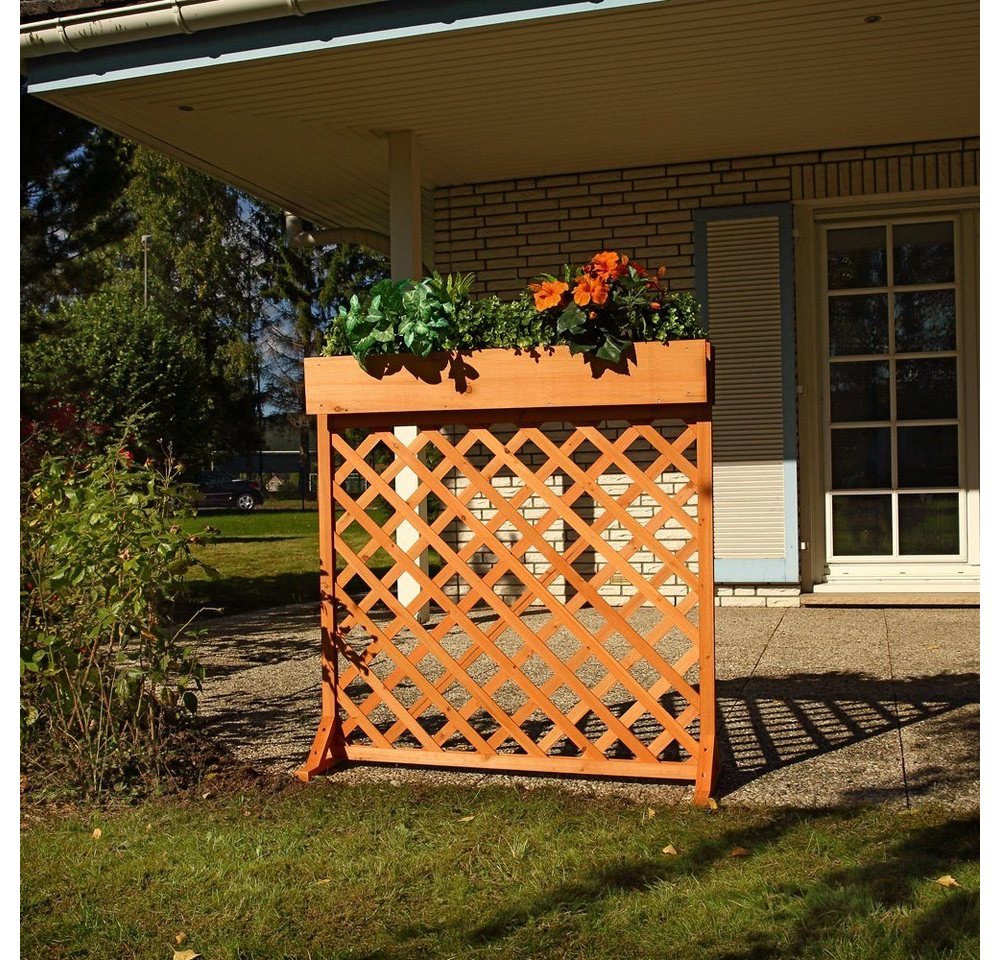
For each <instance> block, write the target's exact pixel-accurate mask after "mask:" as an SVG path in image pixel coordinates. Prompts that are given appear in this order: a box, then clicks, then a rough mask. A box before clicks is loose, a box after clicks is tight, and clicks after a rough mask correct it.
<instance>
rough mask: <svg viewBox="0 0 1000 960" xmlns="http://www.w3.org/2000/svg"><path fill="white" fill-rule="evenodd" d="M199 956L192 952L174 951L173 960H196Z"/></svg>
mask: <svg viewBox="0 0 1000 960" xmlns="http://www.w3.org/2000/svg"><path fill="white" fill-rule="evenodd" d="M200 956H201V954H200V953H195V952H194V950H175V951H174V960H198V958H199V957H200Z"/></svg>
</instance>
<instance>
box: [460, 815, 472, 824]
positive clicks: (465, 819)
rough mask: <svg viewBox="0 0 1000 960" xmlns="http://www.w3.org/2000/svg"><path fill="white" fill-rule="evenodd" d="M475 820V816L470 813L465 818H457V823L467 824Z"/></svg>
mask: <svg viewBox="0 0 1000 960" xmlns="http://www.w3.org/2000/svg"><path fill="white" fill-rule="evenodd" d="M475 818H476V815H475V814H474V813H470V814H469V815H468V816H467V817H459V818H458V822H459V823H468V822H469V821H470V820H475Z"/></svg>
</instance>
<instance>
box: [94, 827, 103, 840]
mask: <svg viewBox="0 0 1000 960" xmlns="http://www.w3.org/2000/svg"><path fill="white" fill-rule="evenodd" d="M91 836H92V837H93V838H94V839H95V840H100V839H101V837H102V836H104V831H103V830H102V829H101V828H100V827H95V828H94V832H93V833H92V834H91Z"/></svg>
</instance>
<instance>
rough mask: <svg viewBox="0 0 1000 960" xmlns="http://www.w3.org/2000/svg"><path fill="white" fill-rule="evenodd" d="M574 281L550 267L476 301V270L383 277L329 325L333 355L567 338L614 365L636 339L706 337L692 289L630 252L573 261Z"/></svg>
mask: <svg viewBox="0 0 1000 960" xmlns="http://www.w3.org/2000/svg"><path fill="white" fill-rule="evenodd" d="M564 277H565V279H564V280H558V279H556V278H555V277H553V276H551V275H545V276H543V277H541V278H540V279H539V281H538V282H537V283H534V284H532V285H531V291H532V293H531V294H529V293H527V292H526V293H525V294H524V295H522V296H521V297H520V298H519V299H517V300H513V301H504V300H500V299H499V298H498V297H495V296H490V297H485V298H483V299H480V300H472V299H471V297H470V291H471V289H472V283H473V280H474V278H473V277H472V276H471V275H466V276H462V275H456V276H447V277H441V276H439V275H438V274H434V275H433V276H432V277H429V278H427V279H426V280H421V281H420V282H411V281H388V280H385V281H382V282H381V283H378V284H376V285H375V286H374V287H373V288H372V290H371V295H370V296H369V297H368V298H367V299H366V300H365V301H362V300H361V298H359V297H357V296H354V297H352V298H351V302H350V306H349V307H346V308H341V311H340V314H339V315H338V316H337V317H336V318H335V319H334V321H333V323H332V324H331V326H330V329H329V331H328V335H327V340H326V346H325V349H324V353H325V354H327V355H328V356H330V355H332V356H343V355H346V354H348V353H350V354H353V355H354V356H355V357H356V358H357V360H358V362H359V363H360V364H361V365H362V366H364V365H365V362H366V361H367V360H368V359H369V358H370V357H372V356H377V355H381V354H401V353H413V354H417V355H418V356H422V357H425V356H427V355H428V354H430V353H434V352H437V351H467V350H484V349H488V348H491V347H494V348H501V349H516V350H531V349H535V348H544V347H550V346H555V345H557V344H566V345H568V346H569V348H570V350H571V352H572V353H585V354H589V355H591V356H594V357H598V358H600V359H602V360H609V361H611V362H613V363H616V362H618V361H619V360H621V358H622V356H623V354H625V353H626V352H627V350H628V349H629V348H630V347H631V345H632V343H633V342H634V341H636V340H644V341H655V340H659V341H665V340H690V339H695V338H698V337H703V336H704V335H705V334H704V331H703V330H702V327H701V323H700V321H699V316H698V315H699V307H698V303H697V301H696V300H695V299H694V297H693V296H692V295H691V294H690V293H686V292H685V293H671V292H668V291H667V290H666V289H665V288H664V287H663V286H662V285H661V283H660V280H661V279H662V274H658V275H657V276H655V277H651V276H649V275H647V273H646V271H645V270H644V269H643V268H642V267H640V266H638V265H636V264H631V263H629V260H628V257H626V256H624V255H619V254H618V253H615V252H613V251H603V252H602V253H599V254H597V255H596V256H594V257H593V258H592V259H591V260H590V261H589V262H588V263H587V264H585V265H584V266H582V267H578V268H575V269H574V268H573V267H571V266H569V265H567V266H566V267H564Z"/></svg>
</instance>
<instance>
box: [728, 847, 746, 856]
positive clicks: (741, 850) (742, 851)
mask: <svg viewBox="0 0 1000 960" xmlns="http://www.w3.org/2000/svg"><path fill="white" fill-rule="evenodd" d="M729 856H731V857H749V856H750V851H749V850H747V848H746V847H733V849H732V850H730V851H729Z"/></svg>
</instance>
